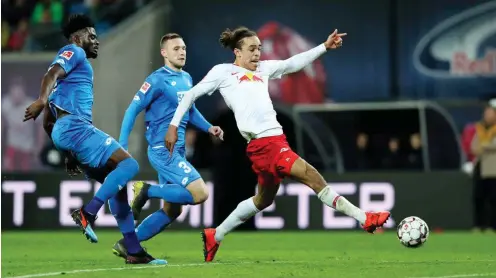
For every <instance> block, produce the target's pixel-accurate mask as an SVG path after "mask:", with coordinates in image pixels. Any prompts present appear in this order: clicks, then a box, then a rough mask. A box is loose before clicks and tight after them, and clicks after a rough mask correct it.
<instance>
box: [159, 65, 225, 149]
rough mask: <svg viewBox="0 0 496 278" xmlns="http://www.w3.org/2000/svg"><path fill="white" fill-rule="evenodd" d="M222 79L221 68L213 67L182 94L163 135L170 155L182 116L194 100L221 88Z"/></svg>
mask: <svg viewBox="0 0 496 278" xmlns="http://www.w3.org/2000/svg"><path fill="white" fill-rule="evenodd" d="M223 78H224V76H223V70H222V68H221V67H220V66H215V67H213V68H212V69H211V70H210V71H209V72H208V73H207V75H206V76H205V78H203V80H202V81H200V83H198V84H196V85H195V86H194V87H193V88H191V89H190V90H189V91H187V92H185V93H184V94H183V95H184V96H183V98H182V99H181V102H179V105H178V106H177V108H176V112H175V113H174V117H173V118H172V120H171V123H170V125H169V128H168V129H167V134H166V135H165V147H166V148H167V149H168V150H169V151H170V153H171V155H172V152H173V151H174V145H175V144H176V142H177V127H178V126H179V124H180V123H181V120H182V119H183V117H184V114H186V112H188V110H189V109H190V108H191V106H192V105H193V103H194V102H195V100H196V99H198V98H199V97H201V96H203V95H206V94H212V93H213V92H215V90H217V89H218V88H219V87H221V85H222V81H223V80H224V79H223Z"/></svg>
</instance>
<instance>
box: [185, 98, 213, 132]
mask: <svg viewBox="0 0 496 278" xmlns="http://www.w3.org/2000/svg"><path fill="white" fill-rule="evenodd" d="M189 122H190V123H191V124H192V125H194V126H196V127H197V128H198V129H200V130H201V131H203V132H208V129H209V128H211V127H212V124H211V123H210V122H209V121H207V119H205V117H203V115H202V113H201V112H200V111H199V110H198V108H196V105H194V104H193V106H192V107H191V109H190V110H189Z"/></svg>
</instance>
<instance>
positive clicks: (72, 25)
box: [62, 14, 95, 39]
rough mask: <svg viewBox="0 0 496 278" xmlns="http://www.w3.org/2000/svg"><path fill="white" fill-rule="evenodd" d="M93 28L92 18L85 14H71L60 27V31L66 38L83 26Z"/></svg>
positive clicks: (83, 27)
mask: <svg viewBox="0 0 496 278" xmlns="http://www.w3.org/2000/svg"><path fill="white" fill-rule="evenodd" d="M90 27H91V28H95V24H94V23H93V20H92V19H91V18H90V17H89V16H87V15H85V14H72V15H70V16H69V19H68V20H67V23H66V24H65V25H64V27H62V33H63V34H64V37H66V39H70V37H71V36H72V34H74V33H76V32H77V31H79V30H83V29H85V28H90Z"/></svg>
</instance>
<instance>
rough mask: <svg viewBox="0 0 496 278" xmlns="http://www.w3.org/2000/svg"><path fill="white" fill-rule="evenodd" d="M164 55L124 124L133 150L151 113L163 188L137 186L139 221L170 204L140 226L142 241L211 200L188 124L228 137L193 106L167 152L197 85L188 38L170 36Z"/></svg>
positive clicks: (120, 251) (151, 151) (151, 150)
mask: <svg viewBox="0 0 496 278" xmlns="http://www.w3.org/2000/svg"><path fill="white" fill-rule="evenodd" d="M160 53H161V55H162V56H163V57H164V66H163V67H161V68H159V69H158V70H156V71H155V72H153V73H152V74H150V75H149V76H148V77H147V78H146V80H145V82H144V83H143V85H141V88H140V89H139V90H138V92H137V93H136V95H135V96H134V98H133V101H132V102H131V104H130V105H129V107H128V109H127V110H126V113H125V115H124V119H123V121H122V127H121V135H120V138H119V142H120V144H121V145H122V146H123V147H124V148H127V146H128V138H129V135H130V133H131V130H132V129H133V126H134V123H135V120H136V117H137V116H138V115H139V114H140V113H141V112H142V111H143V110H145V126H146V131H145V137H146V139H147V141H148V145H149V146H148V159H149V161H150V163H151V165H152V166H153V168H154V169H155V170H156V171H157V172H158V179H159V183H160V185H150V184H147V183H144V182H137V183H135V184H134V186H133V189H134V199H133V201H132V205H131V207H132V210H133V213H134V218H135V219H138V218H139V215H140V213H141V210H142V208H143V206H144V205H145V203H146V201H147V200H148V199H149V198H158V199H163V200H165V203H164V207H163V208H162V209H159V210H158V211H156V212H154V213H152V214H151V215H149V216H148V217H147V218H145V220H144V221H143V222H142V223H141V224H140V225H139V226H138V227H137V229H136V233H137V235H138V240H139V241H140V242H141V241H146V240H149V239H150V238H152V237H154V236H155V235H157V234H158V233H160V232H161V231H162V230H164V229H165V228H166V227H167V226H168V225H169V224H170V223H171V222H173V221H174V220H175V219H176V218H177V217H178V216H179V215H180V214H181V211H182V206H183V205H188V204H191V205H196V204H201V203H203V202H205V201H206V200H207V198H208V189H207V187H206V185H205V182H204V181H203V179H202V178H201V176H200V174H199V173H198V171H196V169H195V168H194V167H193V165H191V164H190V163H189V162H188V160H187V159H186V157H185V152H186V150H185V142H184V140H185V131H186V126H187V124H188V123H191V124H192V125H193V126H195V127H196V128H198V129H200V130H202V131H204V132H208V133H210V134H211V135H213V136H216V137H219V138H220V139H222V138H223V131H222V129H221V128H220V127H218V126H212V125H211V124H210V123H209V122H208V121H207V120H205V118H204V117H203V115H202V114H201V113H200V111H198V109H197V108H196V107H195V106H194V105H193V106H192V107H191V108H190V109H189V112H188V114H187V115H186V116H185V117H184V118H183V119H182V121H181V123H180V125H179V131H178V134H179V140H178V143H177V147H176V149H175V151H174V152H173V153H172V154H171V153H169V151H168V150H167V149H166V148H165V144H164V138H165V134H166V133H167V129H168V127H169V124H170V121H171V120H172V117H173V116H174V113H175V111H176V108H177V106H178V104H179V102H180V101H181V99H182V98H183V96H184V91H188V90H189V89H191V87H192V85H193V80H192V78H191V76H190V75H189V74H188V73H187V72H186V71H184V70H183V67H184V65H185V63H186V45H185V43H184V41H183V39H182V37H181V36H180V35H178V34H175V33H170V34H166V35H165V36H163V37H162V39H161V40H160ZM124 243H125V242H124V239H121V240H119V241H118V242H117V243H116V244H115V245H114V248H113V253H114V254H115V255H117V256H121V257H126V256H127V252H128V250H126V247H125V244H124Z"/></svg>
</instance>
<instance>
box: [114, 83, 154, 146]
mask: <svg viewBox="0 0 496 278" xmlns="http://www.w3.org/2000/svg"><path fill="white" fill-rule="evenodd" d="M157 87H158V86H157V85H156V84H155V83H154V82H153V81H152V80H151V78H147V80H146V81H145V82H144V83H143V85H141V88H140V89H139V90H138V92H137V93H136V95H135V96H134V98H133V101H132V102H131V104H129V107H128V108H127V109H126V113H124V118H123V119H122V124H121V133H120V135H119V144H121V146H122V147H123V148H124V149H125V150H127V149H128V144H129V135H130V134H131V131H132V130H133V127H134V123H135V122H136V117H138V115H139V113H141V111H143V110H144V109H145V108H146V107H148V106H149V105H150V104H151V103H152V101H153V100H154V99H155V94H156V93H157V92H159V90H158V88H157Z"/></svg>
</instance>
